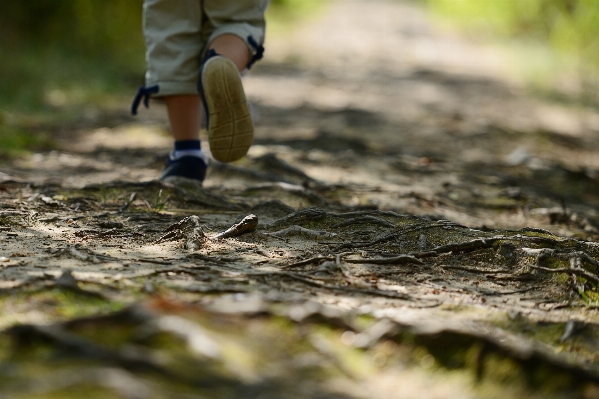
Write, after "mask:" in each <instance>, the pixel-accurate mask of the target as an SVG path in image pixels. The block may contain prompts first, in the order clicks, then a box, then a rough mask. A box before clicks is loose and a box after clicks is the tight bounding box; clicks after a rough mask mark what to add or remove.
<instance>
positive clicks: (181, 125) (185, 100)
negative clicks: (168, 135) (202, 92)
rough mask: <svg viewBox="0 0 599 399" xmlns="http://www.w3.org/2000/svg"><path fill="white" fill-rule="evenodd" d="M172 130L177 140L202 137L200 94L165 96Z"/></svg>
mask: <svg viewBox="0 0 599 399" xmlns="http://www.w3.org/2000/svg"><path fill="white" fill-rule="evenodd" d="M164 101H165V102H166V109H167V112H168V120H169V122H170V125H171V132H172V134H173V138H174V139H175V141H185V140H199V139H200V108H201V103H200V96H198V95H178V96H166V97H164Z"/></svg>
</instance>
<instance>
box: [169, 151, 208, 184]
mask: <svg viewBox="0 0 599 399" xmlns="http://www.w3.org/2000/svg"><path fill="white" fill-rule="evenodd" d="M207 168H208V166H207V165H206V162H205V161H204V160H203V159H202V158H199V157H194V156H185V157H181V158H179V159H176V160H173V159H171V157H170V156H169V157H168V158H167V159H166V165H165V166H164V170H163V171H162V175H161V176H160V180H165V179H166V178H168V177H172V176H176V177H185V178H187V179H193V180H198V181H200V182H203V181H204V177H206V169H207Z"/></svg>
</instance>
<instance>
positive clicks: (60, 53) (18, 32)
mask: <svg viewBox="0 0 599 399" xmlns="http://www.w3.org/2000/svg"><path fill="white" fill-rule="evenodd" d="M141 14H142V0H102V1H89V0H60V1H56V0H32V1H3V2H0V37H2V41H0V57H1V59H2V60H3V61H2V62H1V63H0V107H2V108H7V107H8V108H11V109H25V110H27V109H36V108H40V107H42V106H44V105H48V103H50V105H62V103H64V102H66V101H67V100H72V102H74V103H75V102H79V103H80V102H82V101H85V100H86V99H87V93H89V95H91V96H93V95H97V94H99V93H104V92H108V91H111V90H114V89H115V86H118V85H119V84H122V81H123V79H131V77H132V75H133V74H137V76H141V75H142V74H143V68H144V67H143V51H144V50H143V48H144V44H143V37H142V34H141ZM133 87H135V86H134V85H133ZM52 93H53V94H52ZM60 93H62V94H60Z"/></svg>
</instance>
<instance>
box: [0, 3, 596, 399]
mask: <svg viewBox="0 0 599 399" xmlns="http://www.w3.org/2000/svg"><path fill="white" fill-rule="evenodd" d="M267 52H268V53H267V54H268V57H267V59H266V61H263V62H262V63H261V64H259V65H257V66H256V67H255V69H254V70H253V71H252V74H250V75H248V76H246V78H245V85H246V88H247V91H248V94H249V96H250V99H251V100H252V102H253V105H254V111H255V116H256V119H257V125H258V126H259V127H258V130H257V134H256V144H255V145H254V146H253V147H252V149H251V150H250V153H249V155H248V157H247V158H246V159H244V160H242V161H240V162H238V163H235V164H232V165H224V164H217V163H213V164H212V167H211V169H210V171H209V175H208V178H207V180H206V182H205V184H204V186H203V188H202V187H198V186H197V185H194V184H191V183H189V182H184V181H171V182H168V183H159V182H156V181H154V180H153V179H155V177H156V176H157V174H158V172H159V170H160V168H161V164H162V160H163V158H164V155H165V154H166V153H167V152H168V150H169V147H170V139H169V138H168V135H167V133H166V130H165V127H166V119H165V115H164V109H163V107H162V106H161V104H158V103H154V104H152V106H151V109H150V110H149V111H144V112H142V113H141V114H142V115H141V116H140V118H138V119H133V118H131V117H129V116H128V115H126V108H123V109H119V110H114V109H101V110H90V112H89V115H86V116H85V117H84V118H82V120H81V122H80V123H79V124H77V125H76V126H67V127H64V128H63V129H62V131H61V132H60V134H59V136H58V137H59V139H60V140H61V148H62V149H61V150H60V151H54V152H50V153H40V154H34V155H33V156H31V157H29V158H26V159H20V160H15V161H13V162H11V163H4V164H2V165H0V236H1V237H2V241H1V242H0V268H1V269H0V289H1V290H2V292H3V296H2V297H1V299H0V300H1V301H2V309H3V311H2V313H1V316H0V326H1V327H2V328H5V329H6V330H5V331H4V333H3V334H1V335H0V347H2V348H3V352H2V358H1V359H0V388H2V387H3V386H4V387H5V389H6V392H8V393H10V394H11V395H13V396H9V397H34V396H30V395H39V397H55V396H52V395H55V394H59V395H62V396H60V397H70V396H68V395H71V396H73V397H77V392H81V390H85V389H88V388H89V387H90V386H91V387H93V388H94V390H95V392H106V394H108V393H110V394H111V395H113V396H114V397H127V398H129V397H132V398H137V397H142V398H145V397H152V398H153V397H174V396H173V395H175V396H176V397H219V398H220V397H223V398H225V397H260V398H262V397H264V398H266V397H273V398H275V397H276V398H287V397H289V398H296V397H310V398H330V397H335V398H366V397H385V398H387V397H389V398H395V397H397V398H420V397H431V398H434V397H438V398H444V397H447V392H452V397H459V398H462V397H463V398H470V397H489V398H491V397H505V395H506V394H510V393H511V394H516V395H519V396H522V395H529V396H530V397H566V396H567V397H589V398H590V397H597V396H598V395H599V388H598V385H596V384H597V383H599V370H597V357H596V356H597V355H596V353H597V350H599V340H598V339H597V332H598V331H599V325H597V322H598V321H599V320H598V319H599V314H598V312H597V310H596V304H597V301H598V300H599V296H598V294H597V283H598V282H599V279H597V277H596V276H597V273H598V272H599V270H598V269H599V262H598V261H597V260H596V259H597V258H598V256H599V245H598V244H596V241H597V238H598V237H599V231H598V230H597V226H599V214H598V213H597V209H599V208H598V205H599V187H598V185H599V182H598V180H597V170H599V160H598V159H599V158H597V157H596V156H594V155H595V154H596V153H597V150H598V147H599V139H598V138H597V132H598V131H599V113H597V112H595V111H593V110H590V109H585V108H582V107H578V106H575V105H573V104H556V103H550V102H548V101H544V100H541V99H538V98H534V97H532V96H531V95H529V94H527V93H526V91H525V90H524V89H522V88H521V87H519V86H518V85H517V84H516V83H514V82H513V79H510V78H509V76H510V75H509V62H510V60H509V57H507V58H506V56H505V54H501V53H499V52H497V51H495V50H492V49H489V48H484V47H481V46H476V45H473V44H469V43H466V42H465V41H464V40H463V39H460V38H459V37H458V36H456V35H455V34H452V33H448V32H441V31H439V30H438V29H436V28H435V26H434V25H433V24H432V23H431V21H430V19H429V18H428V17H427V15H426V14H425V13H424V12H423V11H422V10H420V9H418V8H416V7H414V6H412V5H409V4H404V3H402V2H395V1H376V2H373V1H368V2H366V1H337V2H333V3H332V4H331V6H330V7H328V8H327V9H326V12H324V13H323V15H322V16H321V18H319V19H318V20H316V21H312V22H310V23H309V24H308V25H307V26H306V27H305V29H302V30H301V31H298V32H296V33H295V34H294V35H293V36H292V37H270V38H269V42H268V43H267ZM247 215H254V216H252V217H246V216H247ZM244 217H246V218H245V219H243V218H244ZM256 220H257V221H258V223H257V224H256ZM232 226H233V228H232V229H230V228H231V227H232ZM552 269H563V271H562V272H559V273H556V272H555V271H556V270H552ZM102 315H106V316H102ZM83 316H88V317H87V318H81V317H83ZM176 338H178V339H179V340H177V339H176ZM15 344H18V345H17V346H14V345H15ZM9 348H18V350H14V349H11V350H9ZM48 362H50V363H51V364H54V365H55V367H50V368H49V367H47V365H46V364H47V363H48ZM79 368H81V369H82V370H83V372H81V373H79V374H77V377H74V376H73V375H72V372H71V370H74V369H79ZM194 370H195V372H194ZM86 387H88V388H86ZM1 392H3V391H2V390H0V393H1ZM423 392H426V395H423ZM19 395H20V396H19ZM44 395H45V396H44ZM185 395H187V396H185ZM563 395H566V396H563ZM35 397H37V396H35ZM79 397H80V396H79ZM98 397H107V396H98Z"/></svg>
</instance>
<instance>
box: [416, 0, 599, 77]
mask: <svg viewBox="0 0 599 399" xmlns="http://www.w3.org/2000/svg"><path fill="white" fill-rule="evenodd" d="M425 1H426V3H427V4H428V6H429V7H430V8H431V10H433V11H434V12H435V13H438V14H440V15H444V16H448V17H450V18H452V19H454V20H456V21H458V22H459V23H460V25H462V26H466V27H468V28H469V29H472V30H473V32H474V33H475V34H476V35H477V36H478V37H483V38H495V39H497V38H518V39H522V40H524V41H527V42H536V43H538V44H544V45H548V46H549V47H550V48H551V49H552V51H553V52H554V53H555V54H557V55H558V56H560V57H561V58H562V59H564V60H565V61H566V62H567V63H568V64H570V65H573V66H574V67H575V68H576V70H577V73H579V74H580V79H581V80H583V81H585V82H590V81H593V80H595V79H596V77H597V75H598V71H599V40H598V38H599V1H597V0H425Z"/></svg>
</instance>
